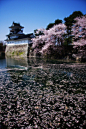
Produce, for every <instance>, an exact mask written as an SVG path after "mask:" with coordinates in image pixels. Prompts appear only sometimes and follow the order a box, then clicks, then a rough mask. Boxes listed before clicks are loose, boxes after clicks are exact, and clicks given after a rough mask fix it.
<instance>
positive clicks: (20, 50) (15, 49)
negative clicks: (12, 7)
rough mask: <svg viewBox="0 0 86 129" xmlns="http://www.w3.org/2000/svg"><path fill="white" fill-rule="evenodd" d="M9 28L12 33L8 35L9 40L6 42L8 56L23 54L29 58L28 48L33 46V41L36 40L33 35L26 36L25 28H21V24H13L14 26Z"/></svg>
mask: <svg viewBox="0 0 86 129" xmlns="http://www.w3.org/2000/svg"><path fill="white" fill-rule="evenodd" d="M9 28H10V33H9V34H8V35H6V36H7V39H6V40H5V41H6V42H7V44H6V51H5V53H6V55H11V56H13V55H14V56H18V55H22V54H23V55H24V56H27V54H28V47H29V46H31V44H32V41H31V39H32V38H34V35H33V33H30V34H24V33H23V28H24V27H23V26H21V25H20V23H15V22H13V23H12V26H10V27H9Z"/></svg>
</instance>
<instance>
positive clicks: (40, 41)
mask: <svg viewBox="0 0 86 129" xmlns="http://www.w3.org/2000/svg"><path fill="white" fill-rule="evenodd" d="M39 32H41V33H42V35H39V36H36V37H35V38H33V39H32V42H33V45H32V48H33V49H35V51H36V52H38V51H39V52H40V53H43V52H44V51H47V50H48V48H49V47H50V46H52V47H55V45H62V44H63V41H64V38H63V35H64V34H65V33H66V26H65V25H64V24H58V25H54V26H53V27H52V28H50V29H49V30H46V29H38V31H36V33H39Z"/></svg>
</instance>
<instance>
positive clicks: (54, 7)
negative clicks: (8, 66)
mask: <svg viewBox="0 0 86 129" xmlns="http://www.w3.org/2000/svg"><path fill="white" fill-rule="evenodd" d="M74 11H81V12H82V13H83V14H86V0H0V41H1V40H5V39H6V35H7V34H9V32H10V31H9V26H11V25H12V23H13V21H14V22H16V23H20V24H21V25H22V26H24V31H23V32H24V33H25V34H28V33H33V32H34V30H35V29H39V28H46V27H47V25H48V24H49V23H53V22H54V21H55V20H56V19H61V20H64V18H65V17H68V16H69V15H71V14H72V13H73V12H74Z"/></svg>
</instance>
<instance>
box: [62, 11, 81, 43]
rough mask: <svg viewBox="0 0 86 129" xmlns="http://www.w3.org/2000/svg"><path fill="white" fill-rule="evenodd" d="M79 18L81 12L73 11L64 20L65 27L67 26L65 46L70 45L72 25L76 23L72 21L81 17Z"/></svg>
mask: <svg viewBox="0 0 86 129" xmlns="http://www.w3.org/2000/svg"><path fill="white" fill-rule="evenodd" d="M81 16H83V14H82V12H81V11H75V12H73V13H72V14H71V15H70V16H69V17H65V18H64V21H65V25H66V26H67V35H66V37H65V44H67V45H68V44H70V43H72V36H71V32H72V26H73V23H75V22H76V21H74V19H75V18H76V17H81Z"/></svg>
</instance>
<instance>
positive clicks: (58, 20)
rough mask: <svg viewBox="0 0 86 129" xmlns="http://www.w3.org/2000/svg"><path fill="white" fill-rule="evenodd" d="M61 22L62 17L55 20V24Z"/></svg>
mask: <svg viewBox="0 0 86 129" xmlns="http://www.w3.org/2000/svg"><path fill="white" fill-rule="evenodd" d="M60 23H62V20H60V19H57V20H55V23H54V24H55V25H58V24H60Z"/></svg>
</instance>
